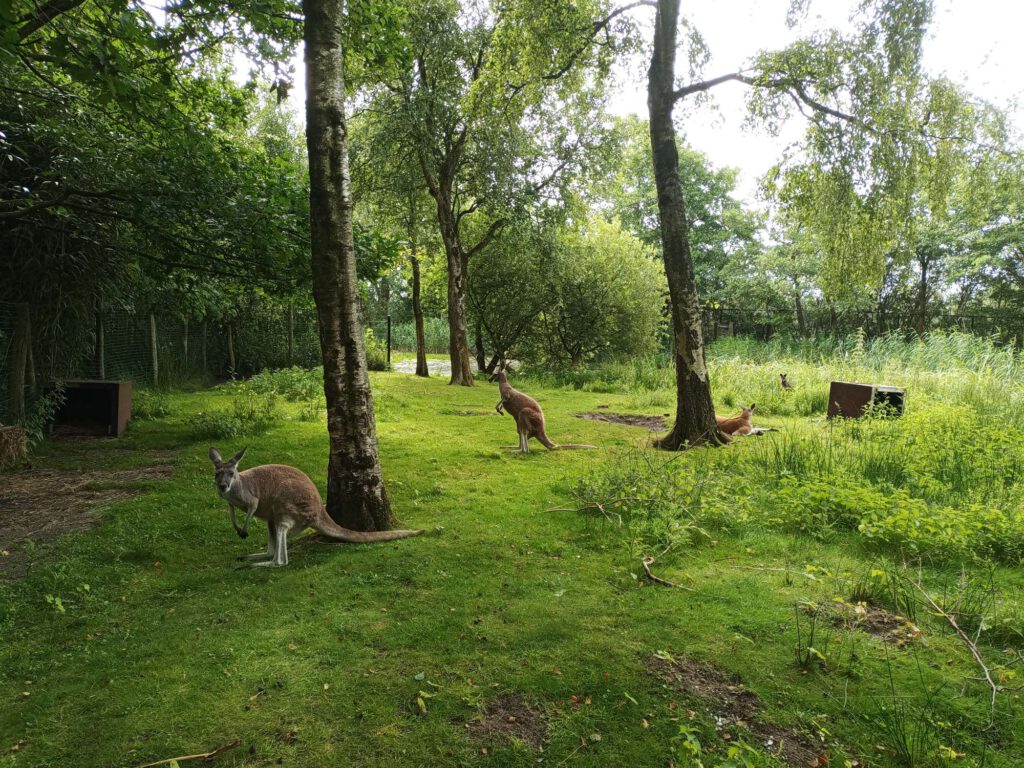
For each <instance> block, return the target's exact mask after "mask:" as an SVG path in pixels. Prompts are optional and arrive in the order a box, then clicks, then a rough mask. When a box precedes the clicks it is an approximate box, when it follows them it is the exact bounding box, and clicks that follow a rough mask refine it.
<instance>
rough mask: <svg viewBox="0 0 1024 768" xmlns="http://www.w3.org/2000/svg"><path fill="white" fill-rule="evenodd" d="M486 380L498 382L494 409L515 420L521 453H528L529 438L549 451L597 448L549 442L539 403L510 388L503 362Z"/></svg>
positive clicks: (594, 446)
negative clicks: (505, 413)
mask: <svg viewBox="0 0 1024 768" xmlns="http://www.w3.org/2000/svg"><path fill="white" fill-rule="evenodd" d="M487 380H488V381H490V382H492V383H493V382H495V381H496V382H498V391H499V392H501V400H499V401H498V404H497V405H496V406H495V407H494V409H495V410H496V411H497V412H498V413H501V412H502V409H503V408H504V409H505V410H507V411H508V412H509V413H510V414H512V418H514V419H515V420H516V431H517V432H519V450H520V451H522V452H523V453H529V452H530V446H529V440H530V438H531V437H535V438H537V439H538V440H539V441H540V443H541V445H543V446H544V447H545V448H547V449H548V450H549V451H557V450H560V449H566V448H594V449H596V448H597V446H596V445H577V444H567V445H555V444H554V443H553V442H551V440H549V439H548V436H547V433H546V432H545V431H544V411H542V410H541V407H540V403H538V402H537V401H536V400H534V399H533V398H532V397H530V396H529V395H527V394H525V393H523V392H520V391H518V390H516V389H513V388H512V385H511V384H509V383H508V376H507V375H506V374H505V363H504V362H502V363H501V365H499V366H498V370H497V371H495V372H494V373H492V374H491V375H490V376H489V377H488V378H487Z"/></svg>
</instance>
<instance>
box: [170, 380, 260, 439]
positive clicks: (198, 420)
mask: <svg viewBox="0 0 1024 768" xmlns="http://www.w3.org/2000/svg"><path fill="white" fill-rule="evenodd" d="M279 419H280V414H279V412H278V409H277V397H276V396H275V395H273V394H264V393H260V392H256V391H245V390H243V391H241V392H239V393H238V394H236V395H235V397H234V399H233V400H232V404H231V410H211V411H200V412H198V413H195V414H193V415H191V416H189V417H188V418H187V419H186V423H187V424H188V427H189V433H190V435H191V436H192V439H194V440H213V439H217V440H228V439H233V438H236V437H250V436H255V435H262V434H264V433H266V432H267V431H268V430H269V429H270V428H271V427H272V426H274V424H275V423H276V422H277V421H278V420H279Z"/></svg>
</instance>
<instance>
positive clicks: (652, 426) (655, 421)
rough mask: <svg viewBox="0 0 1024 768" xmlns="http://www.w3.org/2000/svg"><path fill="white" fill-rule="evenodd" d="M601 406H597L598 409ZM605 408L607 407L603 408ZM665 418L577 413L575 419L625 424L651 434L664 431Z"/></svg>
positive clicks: (631, 414) (634, 414) (591, 412)
mask: <svg viewBox="0 0 1024 768" xmlns="http://www.w3.org/2000/svg"><path fill="white" fill-rule="evenodd" d="M600 407H601V406H598V408H600ZM605 407H607V406H605ZM665 416H668V414H667V413H666V414H665V415H664V416H644V415H643V414H641V413H611V412H609V413H594V412H593V411H590V412H587V413H577V414H576V417H577V418H580V419H586V420H587V421H606V422H608V423H609V424H625V425H626V426H629V427H643V428H644V429H649V430H651V431H652V432H658V431H660V430H663V429H665Z"/></svg>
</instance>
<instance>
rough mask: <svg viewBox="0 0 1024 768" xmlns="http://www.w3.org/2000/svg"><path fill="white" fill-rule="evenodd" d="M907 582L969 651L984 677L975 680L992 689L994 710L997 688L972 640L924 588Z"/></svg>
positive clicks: (953, 617) (954, 617)
mask: <svg viewBox="0 0 1024 768" xmlns="http://www.w3.org/2000/svg"><path fill="white" fill-rule="evenodd" d="M908 581H909V582H910V583H911V584H913V585H914V588H915V589H916V590H917V591H918V592H920V593H921V595H922V597H924V599H925V600H926V601H927V603H928V605H930V606H931V608H932V610H934V611H935V614H936V615H937V616H941V617H942V618H944V619H945V620H946V622H947V623H948V624H949V626H951V627H952V628H953V630H954V631H955V632H956V633H957V635H959V636H960V639H961V640H963V641H964V645H966V646H967V648H968V649H969V650H970V652H971V656H973V657H974V661H975V662H976V663H977V664H978V666H979V667H981V671H982V674H983V675H984V678H975V679H977V680H981V679H984V680H985V681H986V682H987V683H988V686H989V688H991V689H992V709H995V708H996V694H997V693H998V692H999V686H998V685H997V684H996V681H995V680H993V679H992V675H991V673H990V672H989V670H988V666H987V665H986V664H985V660H984V659H983V658H982V657H981V651H979V650H978V646H977V645H975V643H974V641H973V640H971V637H970V635H968V634H967V633H966V632H964V631H963V629H961V628H960V625H959V624H957V623H956V616H953V615H952V614H950V613H946V611H945V609H944V608H942V607H940V606H939V604H938V603H936V602H935V600H934V599H933V598H932V596H931V595H929V594H928V592H926V591H925V588H924V587H922V586H921V585H920V584H919V583H918V582H916V581H914V580H913V579H908Z"/></svg>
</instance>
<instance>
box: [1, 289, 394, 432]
mask: <svg viewBox="0 0 1024 768" xmlns="http://www.w3.org/2000/svg"><path fill="white" fill-rule="evenodd" d="M31 319H32V313H31V308H30V307H28V305H25V304H11V303H3V302H0V424H5V423H7V424H10V423H16V422H19V421H20V420H21V419H22V418H23V416H24V413H25V409H26V403H30V402H31V401H32V400H33V399H34V397H35V395H36V394H37V393H38V392H39V391H45V390H46V389H48V388H50V387H52V385H53V383H55V382H61V381H71V380H81V379H86V380H88V379H102V380H119V381H120V380H127V381H131V382H133V384H134V385H135V386H142V387H174V386H183V385H189V384H195V385H204V384H208V383H210V382H211V381H218V380H225V379H228V378H233V377H237V376H249V375H252V374H254V373H258V372H259V371H262V370H265V369H268V368H286V367H291V366H300V367H303V368H312V367H315V366H317V365H319V364H320V362H321V353H320V336H319V326H318V322H317V317H316V311H315V309H313V308H312V307H296V306H288V305H284V306H279V305H271V304H258V303H252V304H250V305H248V306H246V307H243V308H241V309H240V310H239V311H238V312H237V313H235V314H234V315H232V316H231V317H220V318H193V317H188V316H182V315H178V314H174V313H170V312H166V311H165V312H145V311H141V312H140V311H130V310H112V311H106V312H102V313H100V312H97V313H95V316H94V317H92V318H90V322H89V323H88V324H87V325H83V324H82V323H81V322H79V323H77V324H76V325H75V327H74V328H71V329H63V330H59V331H56V332H54V331H50V332H44V331H42V330H41V328H42V325H41V324H40V330H39V332H37V333H34V334H33V333H32V324H31ZM389 325H390V323H389V322H388V320H387V319H386V318H385V319H384V320H382V321H377V322H374V323H371V324H367V325H366V326H365V333H366V347H367V357H368V359H369V362H370V365H371V367H372V368H376V369H383V368H386V367H387V366H388V364H389V362H390V356H391V355H390V350H389V348H388V338H389Z"/></svg>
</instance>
